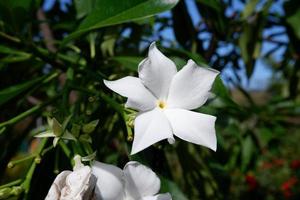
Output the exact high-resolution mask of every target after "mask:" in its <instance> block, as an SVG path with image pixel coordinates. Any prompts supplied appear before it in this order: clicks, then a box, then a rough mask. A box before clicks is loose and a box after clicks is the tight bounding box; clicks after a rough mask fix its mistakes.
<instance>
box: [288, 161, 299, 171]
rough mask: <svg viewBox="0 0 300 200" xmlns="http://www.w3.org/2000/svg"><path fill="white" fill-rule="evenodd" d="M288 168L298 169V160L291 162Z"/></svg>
mask: <svg viewBox="0 0 300 200" xmlns="http://www.w3.org/2000/svg"><path fill="white" fill-rule="evenodd" d="M290 168H292V169H299V168H300V160H293V161H292V162H291V164H290Z"/></svg>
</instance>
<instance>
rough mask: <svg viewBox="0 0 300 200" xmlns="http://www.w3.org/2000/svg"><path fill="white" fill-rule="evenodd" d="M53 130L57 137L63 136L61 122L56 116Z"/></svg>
mask: <svg viewBox="0 0 300 200" xmlns="http://www.w3.org/2000/svg"><path fill="white" fill-rule="evenodd" d="M52 130H53V133H54V135H56V136H57V137H59V136H61V134H62V133H63V128H62V126H61V124H60V123H59V122H58V121H57V120H56V119H55V118H53V119H52Z"/></svg>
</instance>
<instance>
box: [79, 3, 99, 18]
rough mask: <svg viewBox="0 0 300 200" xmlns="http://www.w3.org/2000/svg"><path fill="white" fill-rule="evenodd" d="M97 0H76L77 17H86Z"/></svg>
mask: <svg viewBox="0 0 300 200" xmlns="http://www.w3.org/2000/svg"><path fill="white" fill-rule="evenodd" d="M96 1H97V0H74V3H75V8H76V12H77V15H76V17H77V19H80V18H82V17H85V16H86V15H87V14H89V13H90V12H91V11H92V10H93V7H94V6H95V3H96Z"/></svg>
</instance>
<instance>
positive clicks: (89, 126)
mask: <svg viewBox="0 0 300 200" xmlns="http://www.w3.org/2000/svg"><path fill="white" fill-rule="evenodd" d="M98 122H99V120H98V119H97V120H94V121H91V122H90V123H88V124H85V125H83V127H82V131H83V133H85V134H89V133H91V132H93V131H94V130H95V128H96V126H97V124H98Z"/></svg>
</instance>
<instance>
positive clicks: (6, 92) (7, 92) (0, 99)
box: [0, 77, 44, 106]
mask: <svg viewBox="0 0 300 200" xmlns="http://www.w3.org/2000/svg"><path fill="white" fill-rule="evenodd" d="M43 79H44V77H38V78H36V79H33V80H30V81H27V82H24V83H21V84H18V85H14V86H11V87H8V88H5V89H3V90H0V106H1V105H3V104H4V103H6V102H7V101H9V100H11V99H12V98H14V97H15V96H17V95H19V94H21V93H22V92H25V91H26V90H28V89H29V88H31V87H32V86H34V85H36V84H37V83H38V82H40V81H42V80H43Z"/></svg>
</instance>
